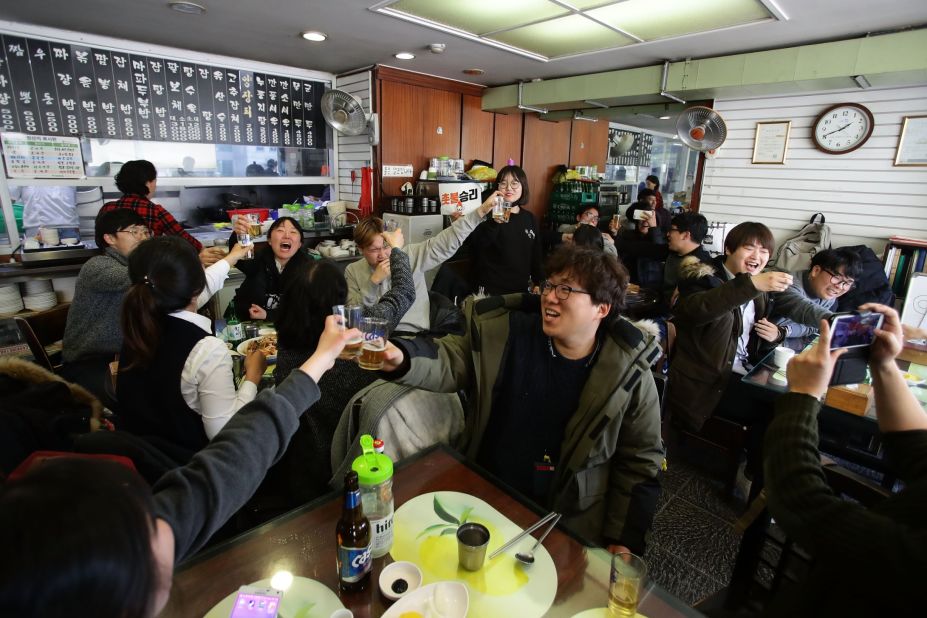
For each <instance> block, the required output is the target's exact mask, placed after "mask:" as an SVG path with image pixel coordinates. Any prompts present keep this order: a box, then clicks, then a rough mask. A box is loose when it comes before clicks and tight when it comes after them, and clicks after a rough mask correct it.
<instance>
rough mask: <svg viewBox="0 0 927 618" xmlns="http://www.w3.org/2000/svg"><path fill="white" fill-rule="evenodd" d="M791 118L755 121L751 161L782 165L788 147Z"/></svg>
mask: <svg viewBox="0 0 927 618" xmlns="http://www.w3.org/2000/svg"><path fill="white" fill-rule="evenodd" d="M791 131H792V121H791V120H775V121H771V122H758V123H756V136H755V137H754V139H753V159H752V160H751V163H758V164H773V165H782V164H784V163H785V153H786V151H788V148H789V133H791Z"/></svg>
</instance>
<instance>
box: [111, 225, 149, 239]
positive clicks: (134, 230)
mask: <svg viewBox="0 0 927 618" xmlns="http://www.w3.org/2000/svg"><path fill="white" fill-rule="evenodd" d="M120 232H122V233H124V234H132V236H135V237H136V238H148V237H149V236H150V235H151V234H150V232H149V231H148V228H147V227H143V226H141V225H133V226H132V227H127V228H126V229H124V230H116V233H117V234H118V233H120Z"/></svg>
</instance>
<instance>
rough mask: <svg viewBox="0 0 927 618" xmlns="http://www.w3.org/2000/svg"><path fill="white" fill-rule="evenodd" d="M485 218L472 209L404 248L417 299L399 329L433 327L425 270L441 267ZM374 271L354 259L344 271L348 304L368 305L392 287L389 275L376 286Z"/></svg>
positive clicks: (364, 261)
mask: <svg viewBox="0 0 927 618" xmlns="http://www.w3.org/2000/svg"><path fill="white" fill-rule="evenodd" d="M482 220H483V218H482V217H481V216H480V213H479V212H478V209H477V210H473V211H472V212H470V213H469V214H467V215H466V216H464V217H461V218H460V219H458V220H457V221H455V222H454V223H453V224H452V225H451V226H450V227H448V228H446V229H444V230H442V231H441V233H439V234H438V235H437V236H435V237H434V238H429V239H428V240H426V241H424V242H417V243H413V244H411V245H406V246H405V247H403V249H402V250H403V251H404V252H405V253H406V254H407V255H408V256H409V264H410V266H411V267H412V278H413V280H414V282H415V302H414V303H412V307H411V308H410V309H409V310H408V311H407V312H406V313H405V315H403V316H402V318H400V320H399V324H398V325H397V326H396V330H400V331H405V332H421V331H423V330H428V329H429V328H431V303H430V302H429V301H428V286H427V285H426V283H425V271H428V270H431V269H432V268H436V267H438V266H440V265H441V264H442V263H443V262H444V261H445V260H447V259H449V258H450V257H451V256H452V255H454V253H456V252H457V250H458V249H459V248H460V246H461V245H462V244H463V241H464V240H466V239H467V236H469V235H470V233H471V232H473V230H475V229H476V226H478V225H479V224H480V222H481V221H482ZM371 274H373V268H371V266H370V264H368V263H367V260H363V259H361V260H357V261H356V262H352V263H351V264H349V265H348V267H347V268H346V269H345V270H344V277H345V279H347V281H348V304H352V305H364V306H367V307H369V306H371V305H373V304H375V303H376V302H377V301H378V300H379V299H380V297H381V296H383V295H384V294H386V293H387V292H388V291H389V290H390V288H391V286H392V282H391V280H390V279H389V278H387V279H384V280H383V281H381V282H380V283H379V285H377V284H375V283H373V282H372V281H371V280H370V275H371Z"/></svg>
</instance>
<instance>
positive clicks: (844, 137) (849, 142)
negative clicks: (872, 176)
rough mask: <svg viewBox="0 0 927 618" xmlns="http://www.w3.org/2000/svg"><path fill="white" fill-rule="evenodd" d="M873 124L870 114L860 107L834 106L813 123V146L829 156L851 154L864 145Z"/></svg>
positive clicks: (845, 104)
mask: <svg viewBox="0 0 927 618" xmlns="http://www.w3.org/2000/svg"><path fill="white" fill-rule="evenodd" d="M874 124H875V123H874V122H873V119H872V112H870V111H869V110H868V109H866V108H865V107H863V106H862V105H859V104H857V103H840V104H839V105H834V106H833V107H830V108H828V109H826V110H824V112H823V113H822V114H821V115H820V116H818V119H817V120H816V121H815V122H814V127H813V131H814V132H813V133H812V138H813V139H814V145H815V146H817V148H818V150H822V151H824V152H826V153H829V154H845V153H847V152H851V151H853V150H856V149H857V148H859V147H860V146H862V145H863V144H865V143H866V140H868V139H869V136H870V135H872V127H873V125H874Z"/></svg>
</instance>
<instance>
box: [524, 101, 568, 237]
mask: <svg viewBox="0 0 927 618" xmlns="http://www.w3.org/2000/svg"><path fill="white" fill-rule="evenodd" d="M523 146H524V162H523V163H522V167H523V168H524V170H525V174H526V175H527V176H528V186H529V187H530V189H531V199H530V200H529V202H528V205H527V209H528V210H530V211H531V212H532V213H533V214H534V216H535V217H537V218H538V223H539V224H540V225H543V217H544V215H545V214H546V213H547V206H548V204H549V203H550V194H551V191H553V183H552V182H551V179H552V178H553V174H554V170H555V169H556V168H557V166H558V165H564V164H565V163H566V162H567V161H569V157H570V121H564V122H546V121H544V120H540V119H539V118H538V117H537V116H536V115H534V114H527V115H525V137H524V144H523Z"/></svg>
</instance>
